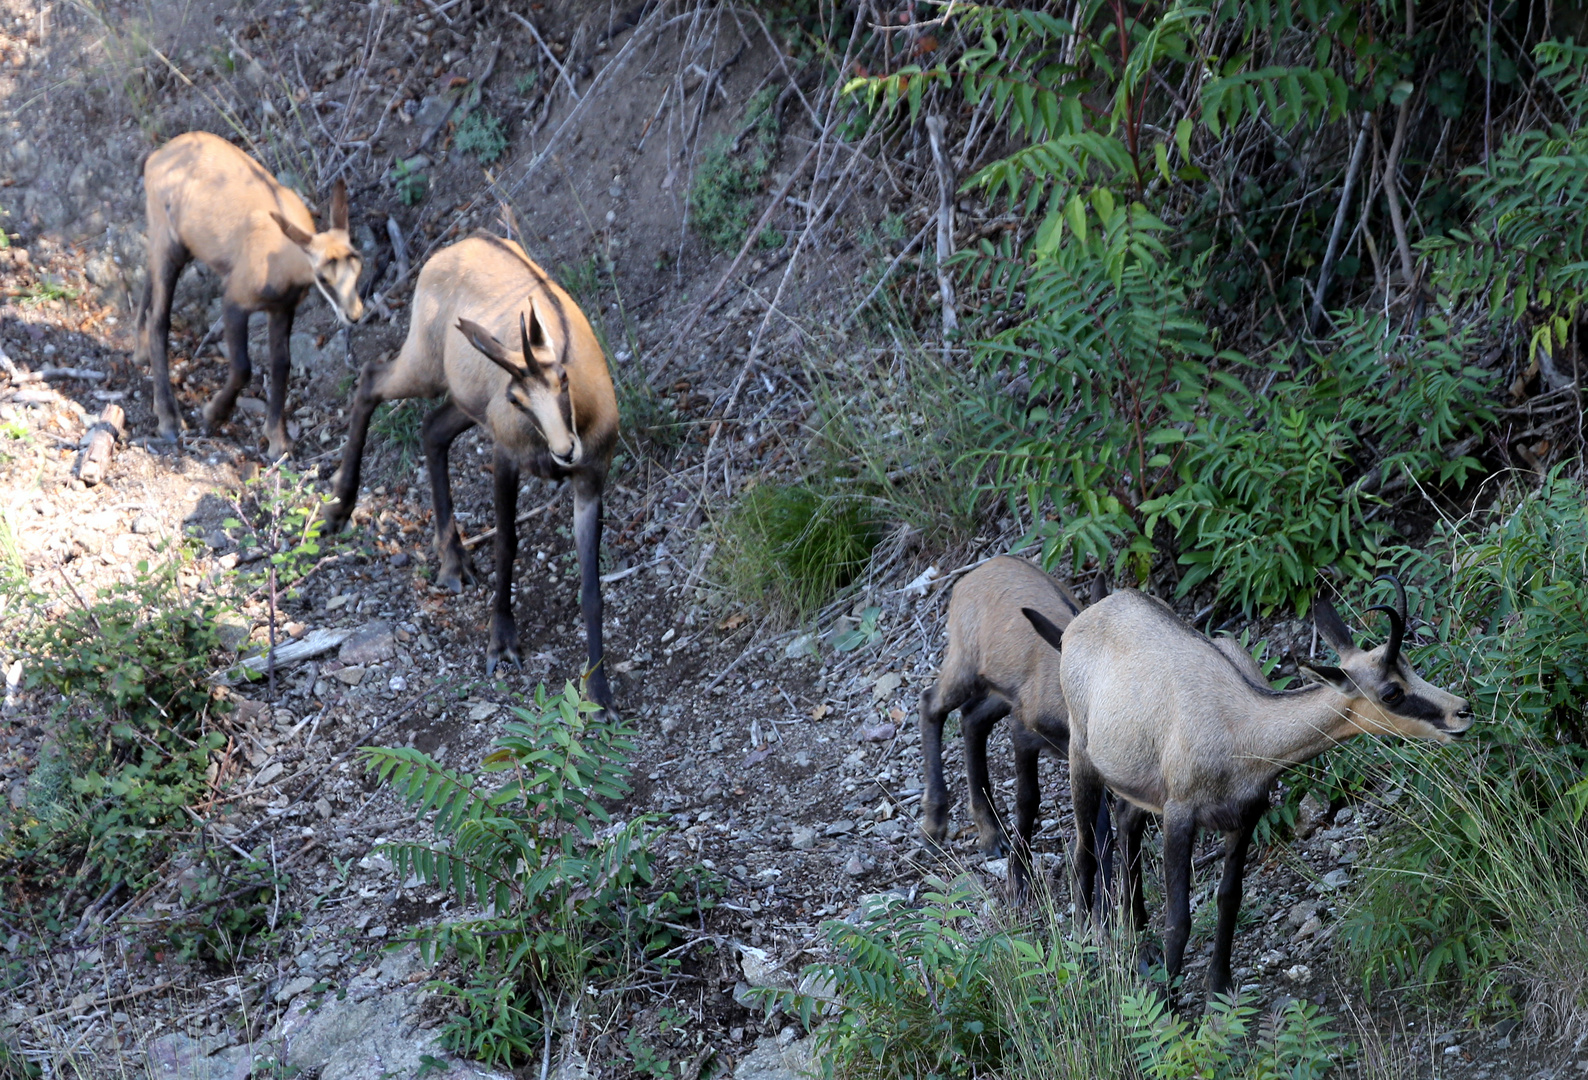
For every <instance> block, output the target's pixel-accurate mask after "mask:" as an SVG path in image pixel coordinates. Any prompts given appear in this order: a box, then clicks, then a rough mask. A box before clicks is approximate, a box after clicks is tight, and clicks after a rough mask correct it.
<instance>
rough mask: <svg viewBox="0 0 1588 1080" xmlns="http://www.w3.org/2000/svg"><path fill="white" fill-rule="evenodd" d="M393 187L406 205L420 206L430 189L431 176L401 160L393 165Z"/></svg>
mask: <svg viewBox="0 0 1588 1080" xmlns="http://www.w3.org/2000/svg"><path fill="white" fill-rule="evenodd" d="M391 182H392V187H393V188H394V189H396V192H397V198H398V199H399V200H400V201H401V202H402V204H403V205H404V206H418V205H419V204H420V203H421V202H423V201H424V198H425V193H426V192H427V191H429V190H430V177H428V176H426V175H425V174H424V173H422V172H419V171H418V170H417V169H415V168H413V166H411V165H409V164H408V162H406V161H399V162H398V163H397V164H396V165H395V166H393V167H392V171H391Z"/></svg>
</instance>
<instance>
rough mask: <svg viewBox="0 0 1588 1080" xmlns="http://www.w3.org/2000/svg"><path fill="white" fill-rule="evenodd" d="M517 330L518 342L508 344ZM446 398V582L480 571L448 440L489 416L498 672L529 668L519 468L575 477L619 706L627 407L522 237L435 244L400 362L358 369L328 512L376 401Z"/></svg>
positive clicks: (435, 420)
mask: <svg viewBox="0 0 1588 1080" xmlns="http://www.w3.org/2000/svg"><path fill="white" fill-rule="evenodd" d="M504 341H510V342H514V343H515V345H514V346H513V347H511V348H510V347H508V346H506V345H504V344H503V342H504ZM442 394H447V395H449V396H448V399H447V401H446V403H445V404H443V405H442V406H440V407H439V408H438V409H436V410H435V411H434V412H432V413H431V414H430V415H429V416H428V417H426V418H425V422H424V428H423V432H422V436H423V441H424V449H425V465H426V466H427V468H428V469H429V471H430V490H431V497H432V500H433V504H434V508H435V519H436V554H437V555H438V556H439V558H440V567H439V568H438V570H437V573H436V584H438V585H442V586H445V587H447V588H449V589H451V590H452V591H453V592H461V591H462V589H463V579H464V577H465V576H469V577H471V578H472V576H473V571H472V569H471V567H470V566H469V562H468V556H467V555H466V554H465V553H464V550H463V543H462V541H461V540H460V539H459V538H458V528H457V523H456V521H455V519H454V518H453V513H452V483H451V479H450V478H449V476H448V474H447V451H448V448H449V447H451V445H452V441H453V440H454V439H456V438H457V437H458V436H459V435H461V434H462V433H463V432H465V431H467V430H468V429H469V428H471V427H473V426H474V425H475V424H480V425H482V426H483V427H485V428H486V429H487V430H488V431H490V433H491V438H492V440H493V441H494V442H495V444H496V449H495V455H494V457H493V458H492V462H493V465H492V467H493V469H494V471H495V489H496V607H495V612H494V613H493V615H492V620H491V642H490V645H489V647H488V648H487V650H486V654H485V656H486V665H485V670H486V672H487V674H489V673H490V672H492V671H494V670H495V668H496V665H497V663H498V662H499V661H502V660H506V661H508V662H510V663H512V664H514V665H518V666H521V665H522V661H521V659H520V657H519V651H518V627H517V624H516V623H515V622H514V619H513V560H514V558H515V557H516V555H517V553H518V529H517V526H516V524H515V521H514V519H515V517H516V516H517V511H518V481H519V471H520V470H521V469H527V470H528V471H530V472H531V473H533V474H535V475H536V476H540V477H542V478H544V479H547V480H561V479H564V478H567V479H569V480H571V481H572V483H573V532H574V543H575V546H576V548H577V549H578V553H579V573H580V579H581V584H580V590H579V604H580V608H581V609H582V612H583V615H584V623H585V633H586V635H587V640H588V646H589V652H588V656H589V668H588V671H589V694H590V697H591V698H592V699H593V700H595V701H597V702H598V703H600V704H601V705H604V706H608V707H610V705H611V703H612V693H611V690H610V689H609V688H608V684H607V676H606V669H605V668H604V666H603V665H602V663H601V655H602V653H601V582H600V570H599V567H598V565H597V559H598V556H599V555H600V552H601V492H602V489H603V487H604V486H605V483H606V476H607V470H608V468H610V467H611V464H612V448H613V446H614V445H615V444H616V442H617V434H618V407H617V397H616V395H615V394H614V392H613V389H612V376H611V375H610V373H609V372H608V371H607V362H606V356H605V355H604V354H603V353H602V351H601V344H600V342H599V341H597V340H596V336H595V332H594V331H592V330H591V329H590V324H589V322H587V321H586V320H585V317H584V313H583V312H581V311H580V310H579V307H578V305H577V304H575V303H574V302H573V300H572V299H571V298H570V297H569V296H568V294H567V293H565V292H564V291H563V290H562V289H561V287H559V286H558V285H557V284H556V283H555V282H554V281H552V280H551V279H550V278H549V277H547V276H546V274H545V272H544V271H543V270H541V268H540V267H538V266H536V265H535V264H534V263H533V262H531V261H530V258H529V256H528V255H526V254H524V249H523V248H521V247H519V246H518V245H517V244H515V243H514V242H513V241H511V240H503V239H501V238H499V237H496V236H492V235H490V234H489V233H483V232H477V233H474V234H473V235H472V236H469V237H467V238H465V239H463V240H460V241H458V242H457V243H456V244H453V245H452V246H451V247H448V248H444V249H442V250H441V251H439V252H437V253H436V254H435V255H434V256H433V257H432V258H431V259H430V261H429V262H427V263H425V266H424V269H423V270H421V271H420V272H419V283H418V284H417V285H416V286H415V287H414V298H413V306H412V318H411V321H410V322H409V324H408V338H407V340H406V341H404V342H403V347H402V351H401V352H400V353H398V354H397V358H396V359H395V360H391V361H388V362H386V363H376V362H374V361H371V362H370V363H368V364H365V365H364V370H363V372H362V374H361V375H360V376H359V381H358V390H357V392H356V393H355V395H354V397H353V414H352V416H351V417H350V418H349V420H348V434H347V446H346V448H345V449H344V450H343V452H342V465H341V468H340V469H338V470H337V474H336V477H335V478H334V479H333V480H332V489H333V491H334V493H335V495H336V501H335V502H334V503H331V504H329V505H328V506H327V509H326V513H325V518H326V521H327V523H328V524H329V525H330V527H331V529H332V530H333V531H334V530H336V529H339V528H341V527H342V526H343V525H344V524H346V522H347V519H348V517H349V515H351V514H352V512H353V504H354V501H355V500H356V499H357V498H358V485H359V471H360V467H361V465H362V461H363V456H364V439H365V436H366V435H367V433H368V431H369V421H370V416H371V415H372V414H373V413H374V411H375V406H376V405H378V404H380V403H381V402H383V401H392V400H395V399H398V398H415V397H427V398H434V397H439V396H440V395H442Z"/></svg>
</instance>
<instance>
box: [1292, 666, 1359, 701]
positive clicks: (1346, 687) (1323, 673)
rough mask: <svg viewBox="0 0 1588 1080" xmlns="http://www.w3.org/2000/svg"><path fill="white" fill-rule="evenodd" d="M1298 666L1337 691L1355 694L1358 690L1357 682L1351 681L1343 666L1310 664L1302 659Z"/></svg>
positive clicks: (1313, 678) (1315, 679) (1302, 671)
mask: <svg viewBox="0 0 1588 1080" xmlns="http://www.w3.org/2000/svg"><path fill="white" fill-rule="evenodd" d="M1296 666H1297V667H1298V668H1300V669H1301V673H1302V674H1303V675H1305V676H1307V677H1308V678H1309V679H1311V680H1312V681H1313V682H1316V683H1322V684H1323V685H1324V686H1327V687H1328V688H1329V689H1331V690H1333V691H1335V692H1337V693H1341V694H1346V695H1348V696H1355V695H1356V694H1357V692H1358V691H1357V688H1356V684H1355V683H1353V682H1352V681H1351V677H1350V676H1349V675H1347V674H1346V673H1345V670H1344V669H1343V668H1337V667H1334V666H1332V665H1330V664H1309V663H1307V662H1306V661H1301V662H1300V663H1298V664H1297V665H1296Z"/></svg>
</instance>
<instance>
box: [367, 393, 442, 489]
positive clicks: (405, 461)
mask: <svg viewBox="0 0 1588 1080" xmlns="http://www.w3.org/2000/svg"><path fill="white" fill-rule="evenodd" d="M428 404H429V403H428V402H426V401H423V400H421V399H419V398H405V399H403V400H402V401H387V402H383V403H382V404H380V405H379V406H377V407H376V409H375V415H374V416H373V417H371V419H370V422H369V432H370V434H371V435H373V436H375V438H376V439H377V440H378V442H377V443H376V445H377V446H380V447H382V448H384V449H388V450H389V451H390V452H391V453H392V454H394V455H395V457H396V459H397V460H396V468H397V470H398V471H400V472H409V471H411V470H412V469H413V467H414V465H415V464H416V463H417V462H418V461H419V459H420V457H421V450H420V445H419V442H420V433H421V430H422V429H423V428H424V423H425V407H426V405H428Z"/></svg>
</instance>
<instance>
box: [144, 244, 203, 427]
mask: <svg viewBox="0 0 1588 1080" xmlns="http://www.w3.org/2000/svg"><path fill="white" fill-rule="evenodd" d="M149 228H150V232H151V233H152V232H153V231H154V228H155V227H154V225H153V224H151V225H150V227H149ZM191 258H192V256H190V255H189V254H188V252H187V249H186V248H184V247H183V246H182V245H181V244H178V243H176V242H175V241H174V240H168V241H165V242H161V241H158V240H156V239H155V238H154V237H153V236H151V237H150V240H149V280H148V281H147V282H146V283H145V284H144V287H143V303H142V304H141V305H140V306H139V310H138V341H137V353H138V354H139V355H137V356H135V357H134V359H143V358H147V360H148V361H149V380H150V382H151V383H152V387H151V389H152V390H153V393H154V414H155V417H156V419H157V421H158V422H159V425H160V438H162V439H164V440H166V441H167V442H175V441H176V440H177V436H179V435H181V434H182V417H181V414H180V413H178V412H177V408H176V395H175V394H174V393H173V392H172V390H171V365H170V358H169V357H168V356H167V353H166V350H167V349H168V348H169V343H170V337H171V301H172V298H173V297H174V296H175V294H176V279H177V278H179V277H181V276H182V270H183V268H184V267H186V266H187V264H188V261H189V259H191Z"/></svg>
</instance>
